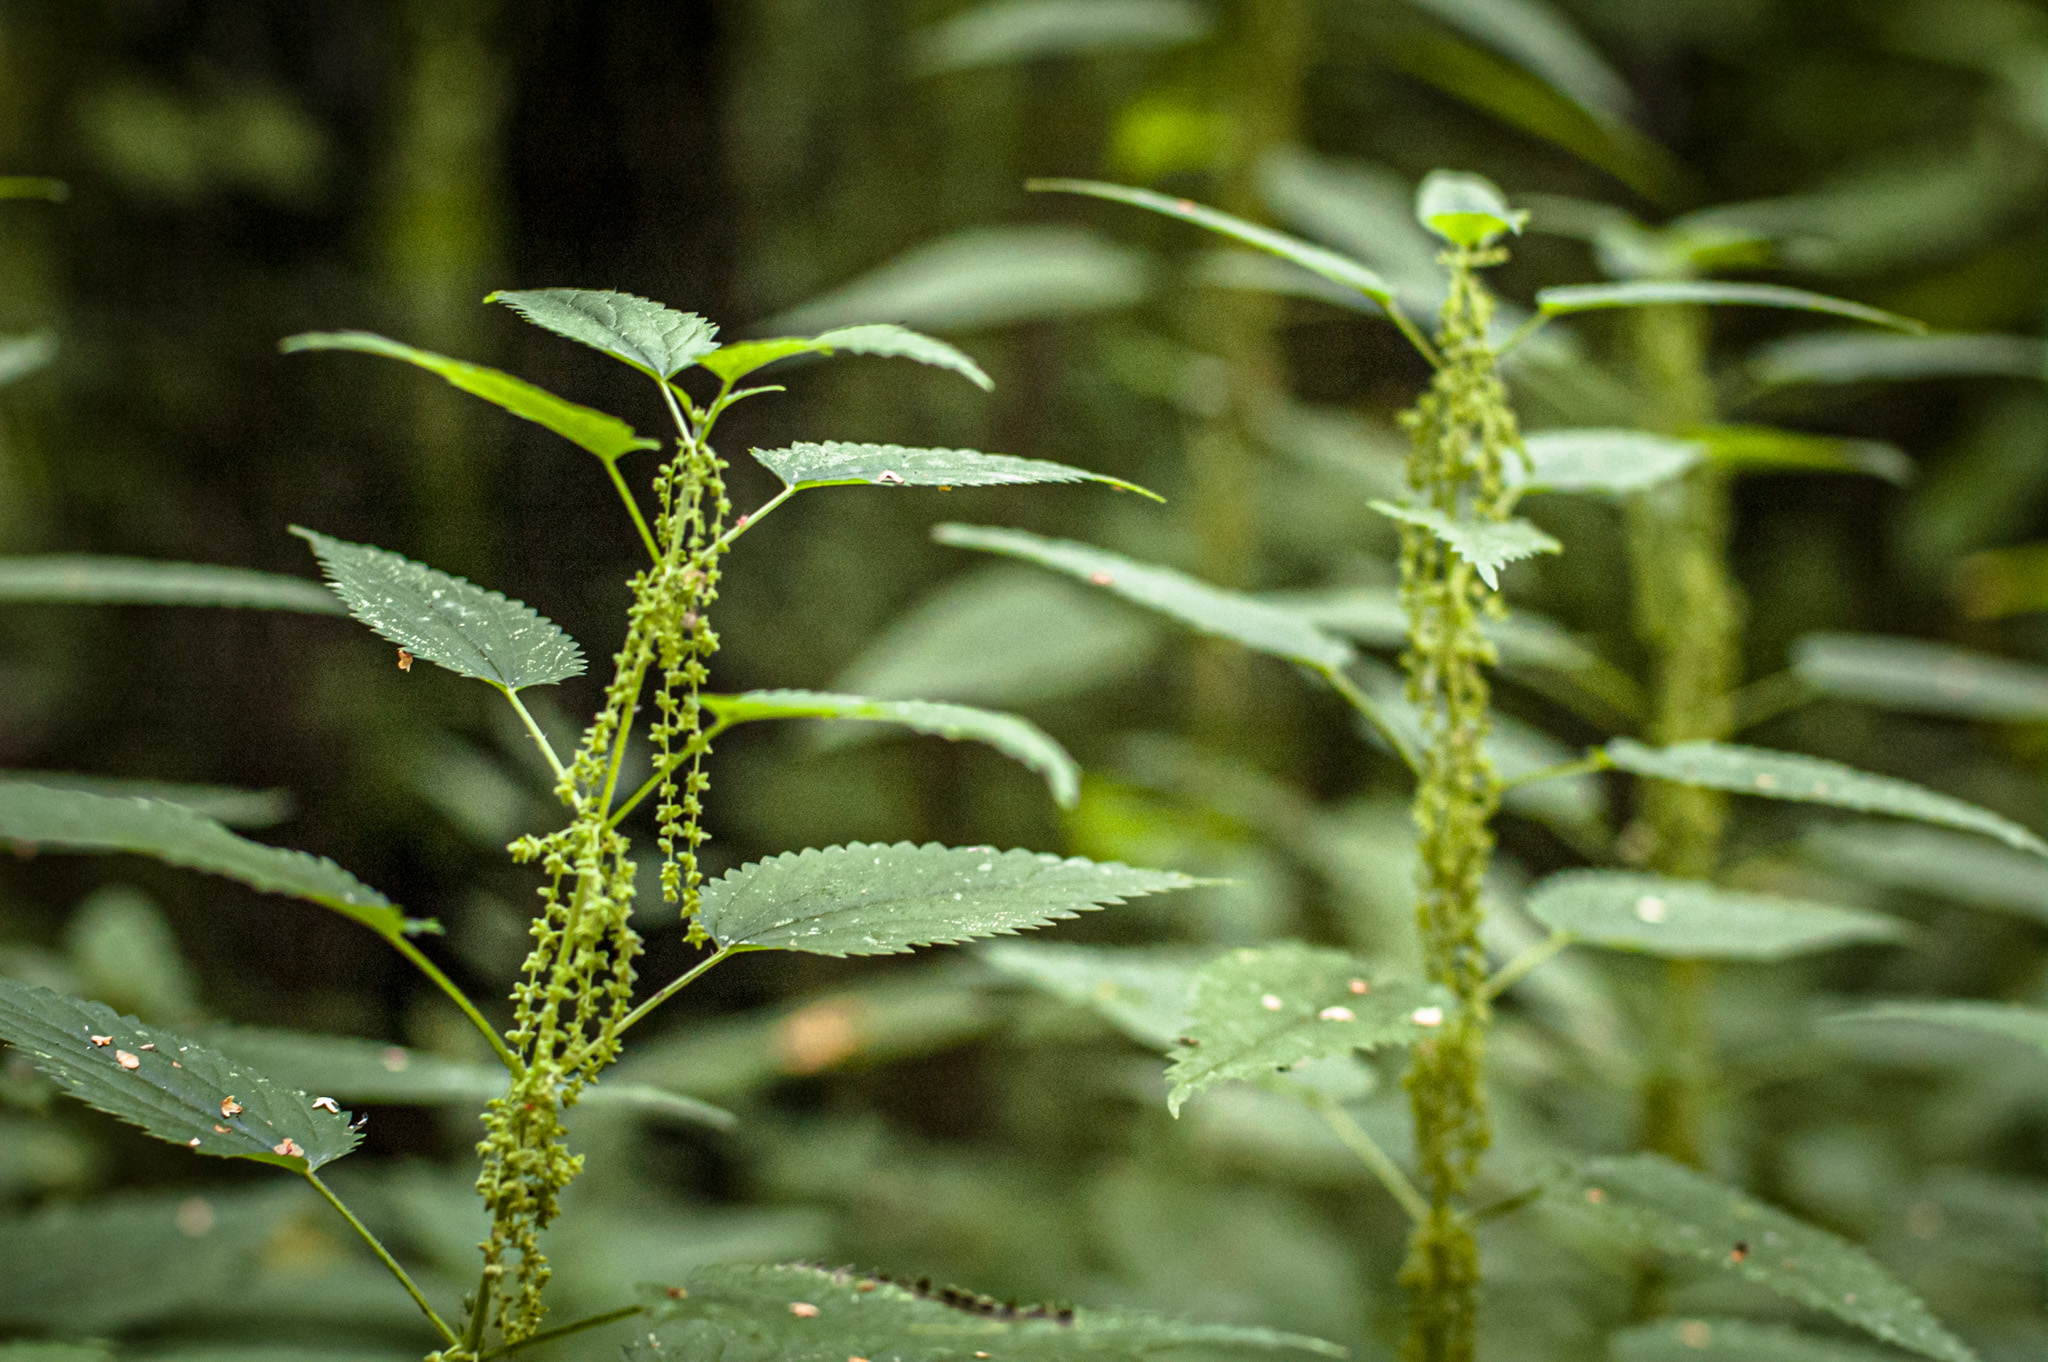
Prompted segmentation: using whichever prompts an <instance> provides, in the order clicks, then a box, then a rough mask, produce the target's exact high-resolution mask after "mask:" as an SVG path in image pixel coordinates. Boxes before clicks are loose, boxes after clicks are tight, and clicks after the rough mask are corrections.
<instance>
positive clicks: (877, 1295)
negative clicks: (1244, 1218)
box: [626, 1264, 1347, 1362]
mask: <svg viewBox="0 0 2048 1362" xmlns="http://www.w3.org/2000/svg"><path fill="white" fill-rule="evenodd" d="M643 1297H644V1299H645V1301H646V1303H647V1305H648V1307H649V1311H650V1313H651V1314H652V1316H653V1318H652V1319H651V1320H646V1321H642V1324H643V1326H644V1327H642V1328H641V1329H640V1331H639V1332H638V1333H636V1335H635V1336H634V1339H633V1341H632V1342H631V1343H629V1344H627V1345H626V1356H627V1357H628V1358H629V1359H630V1360H631V1362H664V1359H668V1358H674V1359H677V1362H683V1359H690V1360H691V1362H694V1360H695V1359H698V1358H712V1357H716V1358H726V1359H733V1360H734V1362H737V1359H740V1358H757V1359H768V1358H773V1359H775V1362H846V1359H847V1358H849V1357H860V1358H875V1359H877V1362H963V1360H964V1359H966V1358H968V1357H969V1356H971V1355H972V1354H974V1353H988V1354H990V1355H991V1356H992V1357H996V1358H1001V1359H1003V1362H1079V1360H1081V1359H1091V1358H1101V1359H1104V1360H1105V1362H1109V1360H1110V1359H1115V1360H1116V1362H1124V1359H1130V1358H1138V1357H1147V1356H1150V1355H1151V1354H1153V1353H1157V1352H1163V1351H1166V1350H1169V1349H1179V1348H1200V1349H1202V1350H1204V1351H1205V1352H1208V1351H1213V1350H1216V1349H1239V1348H1255V1349H1258V1350H1260V1351H1263V1352H1274V1351H1282V1350H1285V1351H1296V1352H1310V1353H1318V1354H1320V1355H1322V1356H1325V1357H1344V1356H1347V1354H1346V1352H1345V1350H1344V1349H1342V1348H1340V1347H1338V1346H1337V1345H1336V1344H1334V1343H1325V1342H1323V1341H1322V1340H1321V1339H1317V1338H1308V1337H1305V1336H1304V1335H1301V1334H1283V1333H1279V1332H1276V1331H1274V1330H1272V1329H1262V1328H1248V1327H1244V1326H1240V1325H1234V1324H1193V1323H1186V1322H1183V1321H1179V1320H1170V1319H1162V1318H1159V1317H1158V1316H1154V1315H1141V1314H1133V1313H1126V1312H1124V1311H1117V1310H1065V1309H1055V1308H1053V1307H1050V1306H1030V1307H1025V1308H1022V1309H1020V1308H1018V1307H1016V1306H1011V1305H1005V1304H1003V1303H1002V1302H999V1301H995V1300H991V1299H989V1298H987V1297H984V1296H977V1295H975V1294H973V1293H972V1292H968V1291H960V1290H957V1289H952V1288H948V1289H946V1290H945V1291H944V1292H932V1291H929V1290H926V1289H922V1288H921V1289H920V1290H918V1291H911V1290H908V1289H906V1288H904V1287H901V1286H898V1285H896V1284H895V1283H894V1282H891V1281H887V1280H885V1279H882V1278H879V1277H865V1276H862V1275H860V1274H859V1273H855V1272H848V1271H838V1272H834V1271H831V1270H829V1269H826V1268H822V1267H812V1266H809V1265H807V1264H791V1265H788V1266H747V1265H740V1264H720V1265H718V1266H715V1267H704V1268H699V1269H698V1270H697V1271H695V1272H693V1273H691V1274H690V1276H689V1278H688V1279H687V1280H686V1282H685V1283H684V1284H683V1285H682V1286H681V1287H679V1288H677V1287H671V1288H668V1289H666V1290H664V1289H663V1288H661V1287H658V1286H656V1287H647V1288H643ZM797 1305H804V1306H808V1307H809V1308H808V1309H805V1310H802V1311H798V1310H796V1309H794V1308H793V1307H795V1306H797Z"/></svg>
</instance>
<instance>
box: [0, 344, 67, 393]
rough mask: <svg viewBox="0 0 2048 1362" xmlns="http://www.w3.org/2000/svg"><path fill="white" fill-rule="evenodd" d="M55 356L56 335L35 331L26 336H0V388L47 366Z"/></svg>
mask: <svg viewBox="0 0 2048 1362" xmlns="http://www.w3.org/2000/svg"><path fill="white" fill-rule="evenodd" d="M55 358H57V337H56V335H55V334H54V333H53V332H49V331H36V332H32V333H31V334H29V335H26V336H0V388H4V387H6V386H7V385H8V384H10V383H16V382H19V381H20V380H22V379H24V378H27V377H28V376H29V375H30V374H32V373H35V372H36V371H37V370H39V369H44V368H47V367H48V366H49V364H50V361H51V360H54V359H55Z"/></svg>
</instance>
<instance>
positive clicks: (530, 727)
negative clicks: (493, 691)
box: [492, 682, 568, 780]
mask: <svg viewBox="0 0 2048 1362" xmlns="http://www.w3.org/2000/svg"><path fill="white" fill-rule="evenodd" d="M492 684H494V685H495V684H496V683H495V682H493V683H492ZM498 690H499V691H500V692H501V693H503V695H504V697H505V698H506V699H507V700H510V701H511V702H512V708H513V709H515V710H517V711H518V712H519V721H520V722H521V723H523V724H525V725H526V731H527V732H528V733H530V734H532V735H533V745H534V746H535V747H538V748H539V749H540V754H541V755H542V756H543V757H546V758H547V762H548V769H549V770H551V771H553V772H554V773H555V779H556V780H560V779H561V778H562V777H563V776H565V775H567V774H568V772H567V771H566V770H564V769H563V767H562V759H561V758H560V757H558V756H556V755H555V745H554V744H553V743H551V742H549V741H548V735H547V734H545V733H543V732H541V728H540V725H539V724H537V723H535V722H534V721H533V715H532V713H531V712H530V711H529V710H528V709H527V708H526V704H525V702H524V701H522V700H521V699H520V698H519V692H518V691H516V690H514V689H512V688H511V687H510V686H499V687H498Z"/></svg>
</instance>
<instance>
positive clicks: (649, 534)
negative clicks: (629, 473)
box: [604, 459, 661, 562]
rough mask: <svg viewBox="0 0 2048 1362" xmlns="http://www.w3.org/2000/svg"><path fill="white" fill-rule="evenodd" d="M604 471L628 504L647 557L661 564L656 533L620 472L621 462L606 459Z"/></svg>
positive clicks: (627, 507)
mask: <svg viewBox="0 0 2048 1362" xmlns="http://www.w3.org/2000/svg"><path fill="white" fill-rule="evenodd" d="M604 471H605V472H606V473H608V474H609V475H610V476H611V480H612V486H613V487H615V488H617V489H618V492H619V500H620V501H623V502H625V503H626V510H627V512H628V513H629V514H630V515H631V516H632V517H633V528H634V529H636V530H638V531H640V542H641V543H643V544H645V545H646V546H647V556H648V557H649V558H652V559H654V560H655V561H656V562H660V561H661V550H660V549H659V548H657V547H656V546H655V543H654V531H653V530H651V529H649V528H648V527H647V517H646V516H644V515H642V514H640V503H639V502H637V501H635V500H634V499H633V489H632V488H630V487H628V486H627V485H626V475H625V474H623V473H621V472H620V471H619V461H618V460H617V459H606V460H605V461H604Z"/></svg>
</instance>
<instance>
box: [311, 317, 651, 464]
mask: <svg viewBox="0 0 2048 1362" xmlns="http://www.w3.org/2000/svg"><path fill="white" fill-rule="evenodd" d="M281 348H282V349H283V350H284V352H285V353H286V354H288V355H289V354H296V353H298V352H299V351H301V350H355V351H359V352H360V353H362V354H366V355H383V356H384V357H386V358H387V359H402V360H404V361H405V362H406V363H407V364H414V365H418V366H419V367H420V368H422V369H425V370H426V371H427V372H428V373H430V374H438V375H439V376H440V377H442V378H444V379H446V380H447V381H448V382H449V383H450V384H451V385H453V386H454V387H457V388H460V389H462V391H464V392H466V393H469V394H471V395H472V396H475V397H481V398H482V399H483V400H484V401H486V402H490V403H493V404H495V405H497V406H500V407H503V408H504V409H505V410H506V411H509V412H511V413H512V414H513V415H514V416H520V417H524V418H525V419H526V420H528V421H532V422H533V423H535V424H536V425H541V426H546V427H547V428H548V429H549V430H552V431H553V432H554V433H555V434H557V435H559V436H561V437H562V438H563V439H565V440H568V441H570V442H572V443H574V444H578V445H581V446H583V448H585V449H587V450H589V451H590V452H591V453H593V454H595V455H597V457H598V458H600V459H603V460H604V461H605V462H607V463H609V462H611V461H612V460H613V459H616V458H619V457H620V456H622V455H626V454H630V453H632V452H633V451H634V450H636V449H659V448H660V447H661V443H660V441H658V440H648V439H644V438H642V437H641V436H640V435H638V434H636V433H635V432H634V430H633V428H632V427H631V426H629V425H627V424H626V423H625V422H624V421H621V420H620V419H619V418H618V417H616V416H610V415H607V414H606V413H604V412H601V411H597V410H594V409H593V408H590V407H585V406H581V405H579V404H577V403H575V402H571V401H569V400H568V399H567V398H563V397H557V396H555V395H554V394H553V393H551V392H549V391H547V390H546V389H545V388H537V387H535V386H534V385H533V384H531V383H528V382H527V381H526V380H525V379H523V378H514V377H512V375H510V374H508V373H502V372H500V371H499V370H497V369H491V368H486V367H485V366H484V365H481V364H471V363H469V362H468V361H466V360H460V359H450V358H449V357H448V356H446V355H437V354H435V353H433V352H432V351H431V350H416V349H414V348H413V347H412V346H410V345H401V344H400V343H399V342H397V341H395V340H387V339H385V338H384V337H383V336H378V335H373V334H372V333H370V332H368V331H313V332H308V333H306V334H305V335H302V336H291V337H288V338H286V340H285V341H284V342H283V344H282V346H281Z"/></svg>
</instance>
